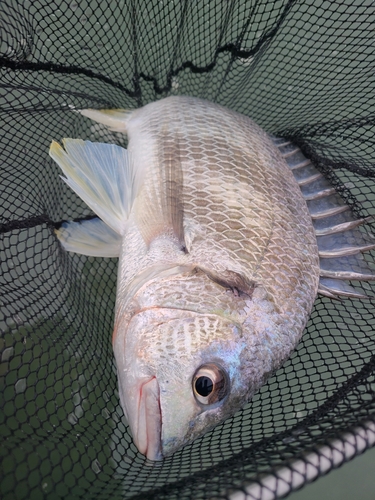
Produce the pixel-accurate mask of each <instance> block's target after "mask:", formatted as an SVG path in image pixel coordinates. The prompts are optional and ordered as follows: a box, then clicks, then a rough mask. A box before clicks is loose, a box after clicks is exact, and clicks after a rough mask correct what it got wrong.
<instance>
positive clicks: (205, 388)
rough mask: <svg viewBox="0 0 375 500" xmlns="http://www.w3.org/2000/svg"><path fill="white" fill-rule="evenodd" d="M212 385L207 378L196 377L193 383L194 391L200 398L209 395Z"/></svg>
mask: <svg viewBox="0 0 375 500" xmlns="http://www.w3.org/2000/svg"><path fill="white" fill-rule="evenodd" d="M213 388H214V384H213V382H212V380H211V379H210V378H209V377H204V376H202V377H198V378H197V380H196V382H195V390H196V391H197V393H198V394H199V395H200V396H203V397H206V396H208V395H209V394H211V392H212V390H213Z"/></svg>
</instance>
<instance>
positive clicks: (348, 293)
mask: <svg viewBox="0 0 375 500" xmlns="http://www.w3.org/2000/svg"><path fill="white" fill-rule="evenodd" d="M272 140H273V142H274V143H275V144H276V146H277V147H278V148H279V151H280V152H281V155H282V156H283V158H284V159H285V161H286V163H287V164H288V166H289V168H290V169H291V171H292V173H293V175H294V177H295V179H296V181H297V183H298V184H299V186H300V189H301V192H302V194H303V196H304V198H305V200H306V204H307V206H308V208H309V211H310V215H311V218H312V222H313V226H314V229H315V234H316V239H317V243H318V250H319V257H320V282H319V289H318V293H320V294H321V295H325V296H327V297H331V298H340V297H352V298H358V299H365V298H367V299H368V298H370V297H368V296H367V295H365V294H364V293H362V292H361V291H358V290H356V289H355V288H354V287H352V286H351V285H349V284H348V283H347V282H346V280H347V281H352V280H353V281H375V269H374V266H372V265H371V263H370V262H368V261H366V260H365V257H364V255H363V253H364V252H368V251H370V250H373V249H375V238H374V237H373V236H372V235H371V234H368V233H365V232H364V231H361V230H360V226H361V225H363V224H365V223H367V222H369V221H370V220H373V217H365V218H362V219H356V218H355V217H354V214H353V212H352V211H351V210H350V207H349V205H347V204H346V203H345V201H344V200H343V199H342V198H341V196H340V195H339V194H338V193H337V191H336V190H335V188H334V187H333V186H332V185H331V184H330V183H329V181H328V180H327V179H326V178H325V177H324V176H323V174H322V173H321V172H319V171H318V170H317V169H316V167H315V166H314V165H313V164H312V162H311V161H310V160H309V159H308V158H306V157H305V156H304V155H303V153H302V152H301V150H300V149H299V148H298V147H297V146H295V145H294V144H293V143H291V142H290V141H287V140H284V139H281V138H272Z"/></svg>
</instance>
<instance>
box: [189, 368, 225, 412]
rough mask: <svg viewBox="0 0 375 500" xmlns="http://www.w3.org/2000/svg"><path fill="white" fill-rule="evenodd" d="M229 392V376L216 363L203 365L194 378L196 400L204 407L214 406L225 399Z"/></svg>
mask: <svg viewBox="0 0 375 500" xmlns="http://www.w3.org/2000/svg"><path fill="white" fill-rule="evenodd" d="M228 390H229V379H228V375H227V373H226V372H225V370H223V368H221V367H219V366H218V365H216V364H214V363H208V364H206V365H202V366H200V367H199V368H198V370H197V371H196V372H195V375H194V377H193V392H194V396H195V399H196V400H197V401H198V402H199V403H201V404H204V405H212V404H214V403H217V402H218V401H221V400H222V399H224V398H225V396H226V395H227V393H228Z"/></svg>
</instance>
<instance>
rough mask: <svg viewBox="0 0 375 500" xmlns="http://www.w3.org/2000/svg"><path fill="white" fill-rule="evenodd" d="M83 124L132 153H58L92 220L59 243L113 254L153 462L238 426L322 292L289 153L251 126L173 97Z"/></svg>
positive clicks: (117, 349) (129, 368)
mask: <svg viewBox="0 0 375 500" xmlns="http://www.w3.org/2000/svg"><path fill="white" fill-rule="evenodd" d="M82 114H83V115H85V116H88V117H90V118H92V119H95V120H96V121H99V122H102V123H104V124H106V125H107V126H109V127H110V128H112V129H114V130H117V131H121V132H124V133H126V134H127V136H128V150H127V152H126V150H124V149H123V148H120V147H118V146H114V145H108V144H95V143H89V142H88V141H86V142H84V141H79V140H78V141H75V140H71V139H67V140H65V142H64V146H65V151H64V150H63V149H62V148H61V147H60V146H58V145H57V144H56V143H54V144H53V145H52V147H51V152H50V154H51V156H52V157H53V158H54V159H55V160H56V161H57V162H58V164H59V165H60V167H61V168H62V169H63V171H64V173H65V174H66V176H67V179H66V181H67V182H68V184H69V185H70V186H71V187H72V188H73V189H74V190H75V191H76V192H77V194H79V195H80V196H81V197H82V198H83V199H84V200H85V201H86V202H87V203H88V205H89V206H90V207H91V208H92V209H93V210H94V211H95V212H96V213H97V214H98V215H99V217H100V218H101V219H100V220H99V219H97V220H94V221H86V222H84V223H83V224H77V223H70V224H67V225H65V227H63V228H62V229H61V230H60V231H59V232H58V236H59V238H60V240H61V241H62V243H63V245H64V246H65V248H66V249H67V250H70V251H76V252H79V253H85V254H87V255H97V256H100V255H102V256H119V270H118V284H117V295H116V314H115V326H114V333H113V349H114V354H115V358H116V365H117V371H118V382H119V394H120V399H121V403H122V407H123V409H124V412H125V415H126V417H127V419H128V421H129V424H130V428H131V431H132V434H133V438H134V441H135V443H136V445H137V447H138V449H139V451H140V452H141V453H143V454H145V455H147V457H148V458H149V459H152V460H158V459H161V458H163V457H165V456H168V455H170V454H172V453H173V452H175V451H176V450H178V449H179V448H180V447H181V446H183V445H185V444H186V443H189V442H191V441H192V440H194V439H195V438H196V437H198V436H201V435H202V434H204V433H205V432H207V431H208V430H209V429H211V428H213V427H214V426H215V425H217V424H218V423H220V422H222V421H223V420H224V419H226V418H227V417H229V416H231V415H233V414H234V412H235V411H237V410H238V409H240V408H241V407H242V406H243V405H244V404H245V403H246V402H247V401H249V399H250V398H251V397H252V396H253V394H254V393H255V391H256V390H258V389H259V388H260V387H261V385H262V384H264V382H265V381H266V380H267V378H268V377H269V376H270V375H271V374H272V373H273V372H274V371H275V370H276V369H277V368H279V367H280V365H281V364H282V363H283V362H284V361H285V360H286V359H287V358H288V357H289V356H290V354H291V352H292V351H293V349H294V348H295V346H296V344H297V343H298V341H299V339H300V337H301V335H302V332H303V330H304V328H305V325H306V322H307V320H308V318H309V315H310V313H311V310H312V307H313V303H314V300H315V297H316V295H317V292H318V289H319V287H320V275H321V269H320V256H319V248H318V238H317V236H316V229H315V227H314V224H313V219H312V217H311V214H310V211H309V207H308V204H307V202H306V197H305V196H304V195H303V192H302V191H301V188H300V186H299V184H298V182H297V180H296V179H295V176H294V175H293V172H292V170H291V168H290V166H289V164H288V162H287V160H286V159H285V157H287V156H288V153H286V154H282V152H281V151H280V148H279V147H278V146H277V144H276V145H275V143H274V142H273V141H272V140H271V138H270V137H269V136H268V135H267V134H266V133H265V132H264V131H263V130H262V129H261V128H260V127H258V126H257V125H256V124H255V123H254V122H253V121H252V120H251V119H249V118H248V117H246V116H244V115H241V114H238V113H236V112H234V111H231V110H229V109H226V108H224V107H222V106H219V105H216V104H213V103H210V102H207V101H204V100H200V99H196V98H191V97H178V96H173V97H168V98H166V99H162V100H160V101H157V102H154V103H151V104H148V105H146V106H144V107H143V108H140V109H137V110H134V111H132V112H122V111H121V110H120V111H115V112H113V111H96V110H84V111H82ZM289 156H290V155H289ZM341 223H342V222H341ZM344 224H345V222H344ZM346 224H348V222H346ZM349 224H350V223H349ZM335 227H336V226H335ZM330 241H331V240H330ZM328 267H329V266H328ZM329 269H331V268H330V267H329ZM328 272H331V271H328ZM349 274H350V273H349ZM327 287H328V285H327V284H326V290H325V291H326V294H329V293H331V294H332V293H334V292H332V289H330V288H329V287H328V288H329V290H331V291H329V292H327V289H328V288H327ZM321 289H322V290H323V288H322V287H321Z"/></svg>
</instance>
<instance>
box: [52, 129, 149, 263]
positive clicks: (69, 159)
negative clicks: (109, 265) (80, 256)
mask: <svg viewBox="0 0 375 500" xmlns="http://www.w3.org/2000/svg"><path fill="white" fill-rule="evenodd" d="M63 146H64V147H62V146H60V144H58V143H57V142H55V141H53V142H52V144H51V147H50V151H49V153H50V156H51V157H52V158H53V159H54V160H55V161H56V163H57V164H58V165H59V167H60V168H61V170H62V171H63V173H64V174H65V176H66V177H62V179H63V180H64V181H65V182H66V183H67V184H68V186H70V187H71V189H73V191H75V193H76V194H77V195H78V196H79V197H80V198H81V199H82V200H83V201H84V202H85V203H86V204H87V205H88V206H89V207H90V208H91V209H92V210H93V211H94V212H95V213H96V214H97V215H98V217H100V219H101V221H102V223H101V224H99V223H93V222H90V221H85V222H82V223H81V224H80V225H77V224H76V225H75V226H74V225H73V223H70V226H69V228H67V227H66V226H65V227H64V228H63V230H61V231H60V233H59V232H58V233H57V234H58V235H59V237H60V239H61V241H62V243H63V244H64V246H65V247H66V248H67V249H69V250H71V249H72V248H73V249H74V248H80V249H81V250H82V249H83V250H84V249H86V250H87V249H88V248H90V249H91V250H90V252H91V253H87V252H83V251H78V250H77V251H78V253H86V255H98V254H100V252H103V251H102V250H101V249H102V248H103V241H104V240H105V239H106V238H107V239H108V242H109V246H111V247H112V248H111V249H110V248H108V249H107V250H108V251H107V253H106V252H104V254H103V256H109V255H108V252H109V253H110V254H113V253H116V252H117V251H118V241H117V239H116V237H115V235H114V234H113V233H116V234H117V235H119V236H120V237H121V236H122V235H123V234H124V232H125V229H126V226H127V222H128V219H129V216H130V213H131V210H132V206H133V202H134V199H135V197H136V196H137V194H138V190H139V187H140V182H141V178H142V175H143V172H142V169H134V167H133V166H132V164H131V162H130V161H129V158H128V152H127V150H126V149H124V148H122V147H120V146H117V145H115V144H104V143H95V142H90V141H83V140H80V139H63ZM104 225H107V226H109V228H111V230H110V229H109V228H108V229H106V228H105V227H104ZM103 235H104V236H103ZM120 239H121V238H120ZM95 240H96V241H97V244H98V249H97V251H98V252H99V253H96V254H95V250H93V246H95V245H94V243H95ZM72 251H75V250H72ZM92 252H94V253H92Z"/></svg>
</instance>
